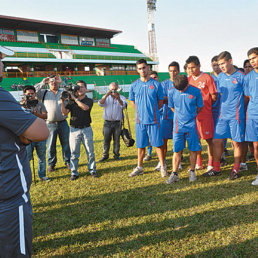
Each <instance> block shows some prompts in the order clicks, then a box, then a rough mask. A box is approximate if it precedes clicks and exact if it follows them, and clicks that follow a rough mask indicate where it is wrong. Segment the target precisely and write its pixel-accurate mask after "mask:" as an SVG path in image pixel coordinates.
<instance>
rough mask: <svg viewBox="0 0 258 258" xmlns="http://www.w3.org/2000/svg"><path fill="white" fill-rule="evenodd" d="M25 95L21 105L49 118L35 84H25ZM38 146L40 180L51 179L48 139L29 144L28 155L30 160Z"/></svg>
mask: <svg viewBox="0 0 258 258" xmlns="http://www.w3.org/2000/svg"><path fill="white" fill-rule="evenodd" d="M23 93H24V97H23V99H22V101H21V105H22V106H23V107H24V108H25V109H26V110H29V111H30V112H31V113H32V114H34V115H35V116H37V117H39V118H42V119H47V110H46V108H45V106H44V104H43V103H41V102H39V101H38V100H37V99H36V90H35V88H34V87H33V86H30V85H28V86H25V87H24V89H23ZM34 148H36V152H37V156H38V175H39V178H40V180H42V181H46V182H48V181H50V179H49V178H48V177H46V141H45V140H44V141H40V142H32V143H31V144H29V145H28V146H27V147H26V149H27V155H28V159H29V161H31V159H32V158H33V156H32V155H33V150H34Z"/></svg>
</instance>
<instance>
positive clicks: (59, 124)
mask: <svg viewBox="0 0 258 258" xmlns="http://www.w3.org/2000/svg"><path fill="white" fill-rule="evenodd" d="M60 83H62V80H61V78H60V76H59V75H57V76H55V75H51V76H49V77H47V78H44V79H43V80H42V82H40V83H38V84H36V85H35V89H36V95H37V98H38V99H39V100H40V101H41V102H42V103H43V104H44V105H45V107H46V110H47V113H48V117H47V126H48V129H49V132H50V135H49V137H48V139H47V158H48V171H49V172H52V171H54V169H55V165H56V162H57V157H56V140H57V135H58V136H59V140H60V143H61V146H62V153H63V160H64V162H65V165H66V167H67V168H68V169H70V156H71V153H70V147H69V126H68V123H67V121H66V118H67V116H64V115H63V114H62V111H61V100H60V96H61V94H62V92H63V90H61V89H60V88H59V86H60ZM46 84H48V85H49V87H50V89H49V90H46V89H43V87H44V86H45V85H46Z"/></svg>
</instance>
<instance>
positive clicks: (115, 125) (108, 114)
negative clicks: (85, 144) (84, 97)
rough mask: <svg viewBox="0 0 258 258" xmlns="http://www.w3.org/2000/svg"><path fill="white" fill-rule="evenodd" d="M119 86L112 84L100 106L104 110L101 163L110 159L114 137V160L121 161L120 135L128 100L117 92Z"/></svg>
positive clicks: (100, 101)
mask: <svg viewBox="0 0 258 258" xmlns="http://www.w3.org/2000/svg"><path fill="white" fill-rule="evenodd" d="M117 89H118V84H117V83H116V82H111V83H110V85H109V91H108V92H107V93H106V94H105V95H104V96H103V98H102V99H101V100H99V102H98V104H99V105H100V106H101V107H103V108H104V112H103V119H104V120H105V121H104V125H103V135H104V142H103V154H102V158H101V159H100V160H99V162H103V161H104V160H106V159H108V158H109V149H110V142H111V138H112V136H113V153H114V159H115V160H120V154H119V150H120V135H121V119H122V113H123V109H124V108H125V107H126V104H127V102H126V99H125V97H124V96H122V95H120V94H119V92H118V91H117Z"/></svg>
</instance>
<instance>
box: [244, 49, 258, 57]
mask: <svg viewBox="0 0 258 258" xmlns="http://www.w3.org/2000/svg"><path fill="white" fill-rule="evenodd" d="M252 54H256V55H258V47H253V48H251V49H250V50H248V52H247V56H250V55H252Z"/></svg>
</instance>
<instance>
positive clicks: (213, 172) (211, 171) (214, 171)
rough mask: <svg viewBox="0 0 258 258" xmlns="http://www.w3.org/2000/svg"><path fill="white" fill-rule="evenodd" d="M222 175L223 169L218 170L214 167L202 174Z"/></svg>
mask: <svg viewBox="0 0 258 258" xmlns="http://www.w3.org/2000/svg"><path fill="white" fill-rule="evenodd" d="M220 175H221V171H216V170H214V169H212V170H210V171H208V172H205V173H204V174H202V176H220Z"/></svg>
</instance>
